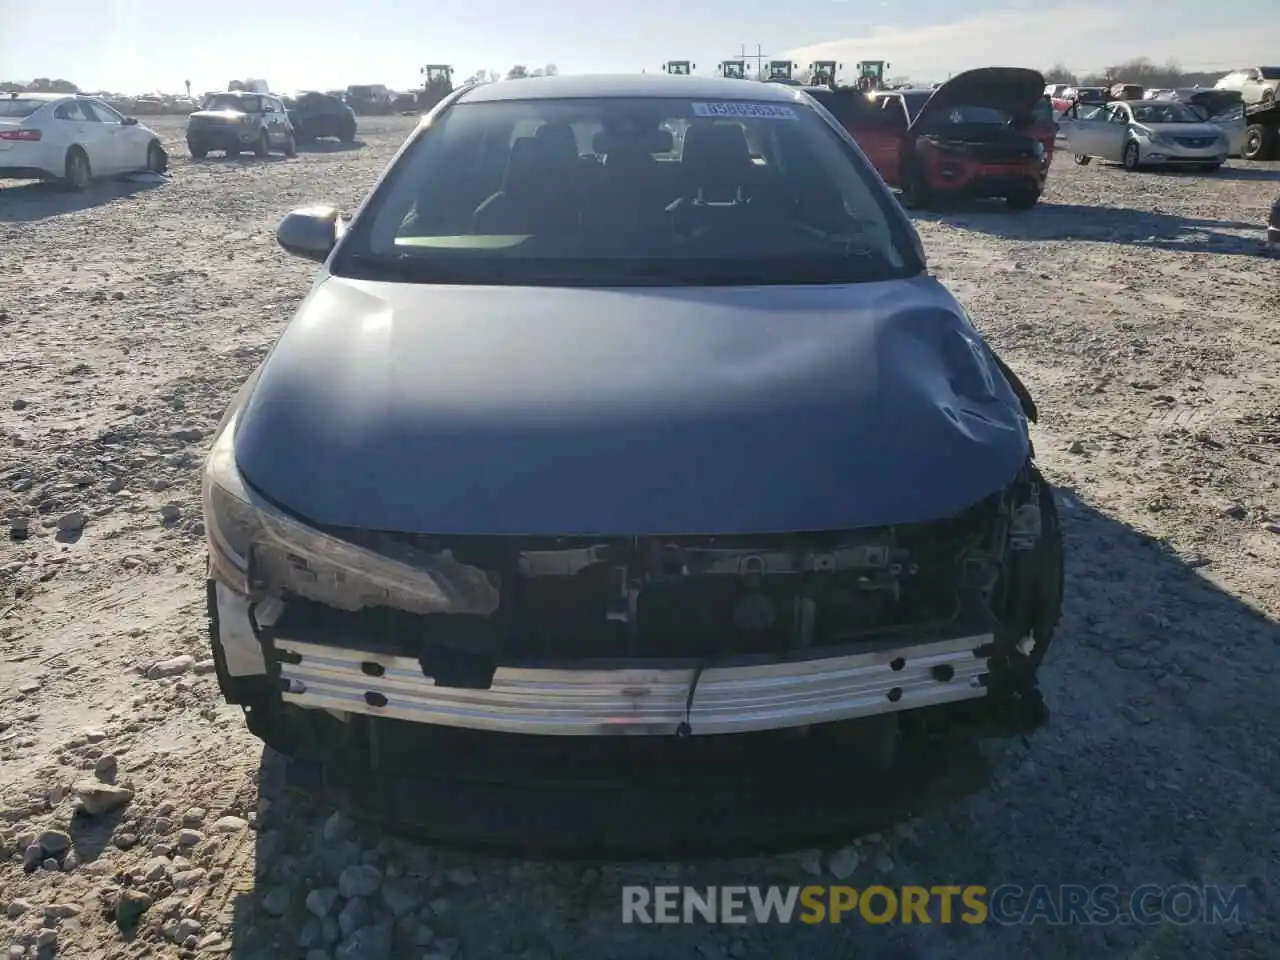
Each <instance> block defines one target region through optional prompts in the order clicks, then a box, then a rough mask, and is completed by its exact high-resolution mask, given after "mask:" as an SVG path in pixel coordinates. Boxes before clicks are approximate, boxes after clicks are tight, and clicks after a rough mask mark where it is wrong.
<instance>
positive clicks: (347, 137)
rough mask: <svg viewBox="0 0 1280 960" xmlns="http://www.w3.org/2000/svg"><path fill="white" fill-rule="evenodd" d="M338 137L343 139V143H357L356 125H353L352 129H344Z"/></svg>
mask: <svg viewBox="0 0 1280 960" xmlns="http://www.w3.org/2000/svg"><path fill="white" fill-rule="evenodd" d="M338 139H339V140H341V141H342V142H343V143H355V142H356V130H355V127H352V128H351V129H350V130H343V131H342V133H340V134H338Z"/></svg>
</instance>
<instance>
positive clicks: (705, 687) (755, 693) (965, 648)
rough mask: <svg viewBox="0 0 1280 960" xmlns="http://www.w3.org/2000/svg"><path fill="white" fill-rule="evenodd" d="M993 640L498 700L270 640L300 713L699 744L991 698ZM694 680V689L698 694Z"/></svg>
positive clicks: (660, 670)
mask: <svg viewBox="0 0 1280 960" xmlns="http://www.w3.org/2000/svg"><path fill="white" fill-rule="evenodd" d="M993 640H994V638H993V636H992V635H991V634H978V635H971V636H965V637H958V638H954V639H949V640H940V641H934V642H925V643H916V644H909V645H902V644H898V645H894V646H884V647H880V648H876V649H874V650H871V651H866V650H863V651H859V652H855V653H847V652H845V653H841V654H840V655H836V656H828V657H821V658H810V659H804V660H785V661H770V662H763V663H759V662H757V663H743V664H737V665H717V666H709V667H707V668H706V669H705V670H703V671H702V672H701V673H700V674H699V673H698V671H697V669H696V667H694V666H692V665H687V664H681V665H679V666H671V665H658V666H627V667H617V668H609V667H605V666H602V665H601V664H600V663H599V661H596V662H592V663H588V664H584V665H581V666H574V665H565V666H557V667H554V668H547V667H524V666H520V667H515V666H503V667H499V668H498V670H497V672H496V674H495V675H494V678H493V684H492V686H491V687H490V688H489V689H485V690H475V689H463V688H457V687H441V686H437V685H436V684H435V682H434V680H433V679H432V678H430V677H427V676H424V675H423V672H422V668H421V667H420V666H419V663H418V661H417V659H415V658H413V657H406V656H396V655H389V654H385V653H374V652H369V651H362V650H354V649H347V648H342V647H336V646H331V645H327V644H316V643H307V642H305V641H301V640H296V639H291V638H288V637H282V636H275V637H273V638H272V639H271V641H270V642H271V644H272V646H273V647H274V649H275V651H276V654H277V659H278V661H279V667H280V680H281V687H282V696H283V698H284V700H285V701H286V702H288V703H292V704H296V705H297V706H299V707H302V708H308V709H317V710H330V711H338V712H343V713H356V714H364V715H367V716H372V717H386V718H391V719H397V720H407V721H411V722H415V723H426V724H438V725H442V726H447V727H463V728H469V729H474V730H488V731H497V732H507V733H522V734H538V735H567V736H593V735H594V736H610V735H613V736H617V735H655V736H666V735H671V734H673V733H675V732H676V730H677V728H678V727H679V726H680V724H681V723H682V722H683V721H684V720H685V717H686V705H687V703H688V701H689V695H690V688H691V687H693V689H694V694H693V698H692V703H691V705H690V706H689V712H688V719H689V728H690V729H689V732H691V733H692V734H694V735H701V734H726V733H744V732H749V731H761V730H773V729H782V728H787V727H800V726H806V725H809V724H816V723H827V722H832V721H837V720H850V719H856V718H859V717H869V716H876V715H879V714H885V713H893V712H896V711H901V710H915V709H919V708H921V707H928V706H934V705H938V704H943V703H951V702H955V701H959V700H969V699H974V698H977V697H982V696H985V695H986V692H987V688H986V685H985V680H984V677H985V675H986V673H987V672H988V666H987V660H986V659H985V657H984V656H981V655H980V654H979V651H980V650H981V651H982V652H983V653H985V652H986V651H988V650H990V649H991V644H992V643H993ZM695 680H696V685H695Z"/></svg>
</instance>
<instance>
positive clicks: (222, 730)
mask: <svg viewBox="0 0 1280 960" xmlns="http://www.w3.org/2000/svg"><path fill="white" fill-rule="evenodd" d="M147 122H148V123H149V124H151V125H153V126H154V127H155V128H156V129H158V130H159V131H161V132H162V133H163V134H164V136H165V138H166V144H165V145H166V148H167V149H168V150H169V151H170V153H171V156H172V157H173V160H172V163H171V167H170V174H171V176H170V178H169V180H168V181H167V182H164V183H160V184H152V183H129V184H125V183H120V184H98V185H95V186H94V187H93V188H92V189H91V190H90V191H89V192H87V193H85V194H83V195H70V194H65V193H61V192H59V191H58V190H57V189H55V188H52V187H47V186H42V185H30V186H28V185H9V184H0V514H3V529H0V950H7V951H8V953H7V954H4V955H3V956H6V957H7V958H9V960H27V958H34V957H37V956H52V955H54V954H55V953H56V954H57V955H59V956H66V957H100V958H117V957H119V958H123V957H141V956H150V957H176V956H184V957H187V956H206V955H208V956H215V955H230V956H233V957H237V958H255V960H256V958H268V957H292V956H297V957H303V956H306V957H307V958H308V960H321V958H332V960H348V958H358V957H370V958H379V957H388V956H391V955H393V954H392V952H391V951H392V950H393V949H394V956H396V957H412V958H418V957H423V958H432V960H439V958H444V957H454V958H464V960H487V958H499V957H504V958H506V957H509V958H513V960H515V958H521V960H542V958H553V957H554V958H573V960H588V958H611V960H642V958H652V957H659V956H661V957H689V958H707V960H714V958H720V957H733V958H736V960H742V958H766V957H779V958H789V957H805V958H812V960H825V958H843V957H870V958H890V957H926V958H935V957H937V958H961V960H1004V958H1023V957H1036V958H1056V957H1063V958H1074V957H1112V956H1114V957H1139V956H1140V957H1143V958H1147V960H1156V958H1173V957H1179V958H1180V957H1192V956H1214V957H1221V958H1231V957H1239V958H1244V957H1264V956H1272V957H1273V956H1275V949H1276V947H1275V944H1276V939H1275V938H1276V930H1277V929H1278V928H1280V927H1278V925H1280V892H1278V890H1277V887H1276V884H1275V877H1276V876H1277V874H1278V873H1280V753H1278V750H1277V744H1278V743H1280V697H1277V695H1276V688H1277V682H1280V626H1278V625H1277V621H1278V620H1280V322H1278V320H1280V261H1276V260H1268V259H1264V258H1263V257H1261V256H1260V255H1259V254H1260V252H1261V247H1262V241H1263V236H1264V226H1265V220H1266V215H1267V211H1268V210H1269V208H1270V205H1271V203H1272V201H1273V199H1274V198H1275V196H1276V195H1277V193H1280V164H1269V165H1268V164H1243V163H1241V162H1239V161H1232V162H1231V163H1230V164H1228V166H1226V167H1225V168H1223V169H1222V170H1221V171H1220V172H1219V173H1217V174H1212V175H1200V174H1189V175H1182V174H1158V173H1140V174H1128V173H1125V172H1124V171H1122V170H1120V169H1119V168H1113V167H1104V166H1102V165H1101V164H1098V163H1095V164H1092V165H1090V166H1088V167H1077V166H1075V165H1073V164H1072V163H1071V160H1070V157H1069V156H1066V155H1059V157H1058V158H1057V161H1056V162H1055V164H1054V167H1053V170H1052V172H1051V174H1050V177H1049V186H1048V190H1047V193H1046V195H1045V198H1044V200H1043V201H1042V203H1041V205H1040V206H1038V207H1036V208H1035V209H1033V210H1031V211H1028V212H1021V213H1010V212H1006V211H1005V209H1004V207H1003V206H1002V205H1000V204H994V205H990V206H986V205H975V206H973V207H969V208H964V209H959V210H954V211H949V212H947V213H945V214H923V215H919V216H917V218H916V221H917V223H918V225H919V227H920V229H921V232H922V234H923V237H924V241H925V244H926V248H927V251H928V255H929V258H930V261H931V266H932V268H933V270H934V271H935V272H936V273H937V274H938V275H939V277H941V278H942V279H943V280H944V281H945V282H946V283H947V284H948V285H949V286H950V287H951V289H952V290H953V291H954V292H955V293H956V294H957V295H958V296H959V297H960V299H961V300H962V301H963V302H964V304H965V305H966V307H967V308H968V309H969V311H970V313H971V315H972V316H973V318H974V320H975V322H976V323H977V325H978V326H979V327H980V329H981V330H982V331H983V333H984V334H985V335H986V336H987V337H988V338H989V340H990V341H991V343H992V345H993V346H994V347H995V348H996V349H997V350H999V351H1000V353H1001V354H1002V356H1003V357H1004V359H1005V360H1006V361H1007V362H1008V364H1009V365H1010V366H1011V367H1012V368H1013V369H1014V370H1015V371H1017V372H1018V373H1019V374H1020V375H1021V377H1022V378H1023V379H1024V380H1025V381H1026V382H1027V384H1028V386H1029V387H1030V388H1031V390H1032V393H1033V395H1034V396H1035V398H1036V401H1037V403H1038V404H1039V409H1040V413H1041V418H1040V423H1039V425H1038V427H1037V429H1036V431H1035V440H1036V446H1037V451H1038V455H1039V459H1040V461H1041V463H1042V464H1043V466H1044V469H1045V473H1046V474H1047V476H1048V477H1049V478H1050V479H1051V480H1052V481H1053V482H1054V483H1055V484H1057V486H1058V490H1059V503H1060V506H1061V510H1062V514H1063V523H1064V526H1065V531H1066V536H1067V549H1068V571H1067V598H1066V606H1065V615H1064V620H1063V623H1062V626H1061V628H1060V630H1059V633H1058V635H1057V642H1056V643H1055V645H1054V648H1053V650H1052V651H1051V652H1050V655H1049V659H1048V661H1047V663H1046V667H1045V670H1044V671H1043V673H1042V684H1043V687H1044V690H1045V695H1046V699H1047V701H1048V704H1049V707H1050V710H1051V713H1052V716H1051V720H1050V724H1049V726H1048V727H1047V728H1046V729H1045V730H1044V731H1042V732H1041V733H1039V734H1038V735H1036V736H1035V737H1033V738H1032V739H1031V740H1030V741H1029V742H1028V743H1026V744H1020V743H1016V742H1015V743H1013V744H1011V745H1009V746H1001V747H999V748H995V749H993V751H992V752H993V757H994V760H995V763H996V767H997V771H998V777H997V780H996V783H995V784H994V786H993V787H992V788H991V789H990V790H988V791H987V792H985V793H982V794H979V795H977V796H976V797H974V798H971V799H969V800H967V801H963V802H961V803H959V804H957V805H955V806H953V807H951V808H950V809H947V810H944V811H942V812H940V813H936V814H933V815H931V816H928V817H925V818H922V819H920V820H918V821H915V822H914V823H912V824H911V825H909V826H908V827H905V828H903V829H901V830H899V831H896V832H895V833H894V834H893V835H892V836H886V837H884V838H881V837H878V836H872V837H867V838H863V839H861V840H860V841H857V842H855V843H852V844H848V841H844V843H843V844H842V843H836V844H835V845H834V846H833V847H831V848H828V849H824V850H822V851H803V852H799V853H797V854H796V855H789V856H780V857H769V858H751V859H743V860H740V861H717V862H702V863H673V864H643V865H636V864H629V865H621V864H609V863H594V864H583V863H577V864H538V863H530V862H523V861H516V860H511V859H493V858H482V857H475V856H467V855H463V854H460V853H456V852H448V851H443V850H436V849H429V848H425V847H421V846H415V845H412V844H409V843H406V842H403V841H398V840H394V839H391V838H387V837H384V836H382V835H380V834H379V833H378V832H377V831H376V830H374V829H372V828H366V827H363V826H359V827H358V826H356V825H353V824H351V823H348V822H347V821H346V820H345V819H343V818H342V817H341V816H338V815H330V813H329V812H328V811H327V810H323V809H319V808H316V807H315V806H313V805H312V803H311V802H310V801H309V800H306V799H304V798H301V797H298V796H295V795H293V794H292V793H288V792H285V791H284V790H282V788H281V779H282V778H281V772H282V771H281V769H280V761H278V760H274V759H272V758H270V757H268V758H266V759H264V757H263V754H262V750H261V747H260V745H259V742H258V741H257V740H256V739H254V738H253V737H252V736H250V734H249V733H248V732H247V731H246V730H245V729H244V723H243V720H242V718H241V716H240V714H239V712H238V711H237V710H234V709H232V708H229V707H226V706H224V705H223V703H222V700H221V697H220V696H219V694H218V691H217V686H216V681H215V679H214V677H213V674H212V665H211V662H210V661H209V660H208V659H207V658H208V656H209V653H208V640H207V633H206V622H205V599H204V552H203V529H202V524H201V519H200V510H199V498H200V482H199V477H200V471H199V467H200V463H201V459H202V457H203V454H204V452H205V450H206V448H207V445H208V440H209V438H210V435H211V433H212V431H213V430H214V428H215V427H216V426H217V424H218V421H219V418H220V416H221V415H222V412H223V410H224V408H225V406H226V404H227V403H228V401H229V400H230V399H231V396H232V394H233V392H234V390H235V389H236V388H237V387H238V386H239V384H240V383H241V382H242V381H243V379H244V378H245V377H246V376H247V375H248V374H249V373H250V371H251V370H252V369H253V368H254V366H255V365H256V364H257V363H258V361H259V360H260V359H261V358H262V357H263V356H264V354H265V353H266V351H267V349H268V348H269V347H270V345H271V343H272V342H273V340H274V339H275V337H276V336H277V335H278V333H279V332H280V330H281V329H282V327H283V326H284V324H285V323H286V322H287V320H288V319H289V317H290V315H291V314H292V312H293V310H294V309H295V308H296V306H297V304H298V303H299V301H300V300H301V299H302V297H303V296H304V294H305V293H306V291H307V287H308V283H309V279H310V277H311V275H312V273H313V269H314V265H311V264H307V263H306V262H304V261H302V260H299V259H296V258H291V257H288V256H287V255H286V254H285V253H284V252H283V251H281V250H280V249H279V248H278V247H277V246H276V243H275V239H274V231H275V226H276V223H277V222H278V220H279V218H280V217H281V216H282V215H283V214H284V213H286V212H287V211H288V210H290V209H292V208H294V207H298V206H302V205H305V204H309V203H332V204H334V205H336V206H338V207H340V208H343V209H345V210H347V211H350V210H352V209H353V208H354V206H355V205H356V204H357V203H358V202H359V200H360V199H361V198H362V197H363V195H364V193H365V192H366V191H367V189H368V188H369V186H370V185H371V184H372V182H373V180H374V178H375V177H376V176H377V174H378V173H379V172H380V171H381V169H382V168H383V166H384V165H385V164H386V163H387V161H388V160H389V159H390V158H391V156H392V155H393V153H394V152H395V150H396V149H397V147H398V146H399V145H400V144H401V142H402V141H403V139H404V137H405V135H406V134H407V133H408V131H409V129H410V124H411V121H410V120H408V119H405V118H400V117H392V118H366V119H364V120H363V121H362V124H363V128H362V131H361V140H360V141H358V142H357V143H356V144H354V145H350V146H346V145H340V144H337V143H327V142H322V143H320V144H318V145H313V146H311V147H303V148H302V152H301V153H300V156H299V157H298V158H297V159H292V160H287V159H284V158H283V157H277V156H272V157H269V158H266V159H256V158H252V157H242V158H240V159H237V160H229V161H228V160H223V159H221V158H220V157H219V158H214V159H211V160H206V161H202V162H198V163H197V162H193V161H191V160H189V159H187V152H186V147H185V144H184V143H183V142H182V127H181V124H182V120H181V119H180V118H155V119H154V120H153V119H148V121H147ZM939 482H945V478H939ZM95 771H96V773H97V775H98V777H99V778H100V782H105V783H108V784H109V783H110V781H114V783H115V785H116V786H99V787H97V788H96V789H95V790H94V791H91V792H89V791H87V787H86V784H85V783H84V782H83V781H84V780H86V779H88V780H90V781H92V780H93V779H94V777H95ZM78 785H79V789H77V786H78ZM86 792H87V793H88V795H87V796H86V795H85V794H86ZM78 796H79V797H81V799H82V801H83V802H85V803H86V804H87V805H90V806H93V805H95V804H96V805H99V806H100V807H101V809H103V811H104V812H103V813H102V814H101V815H99V816H95V817H92V818H87V819H86V818H75V819H74V820H73V818H72V816H71V814H72V809H73V804H74V803H75V802H76V801H77V797H78ZM126 800H127V802H125V801H126ZM845 844H848V845H845ZM33 848H34V849H35V851H36V853H38V854H39V855H38V856H36V855H35V854H32V853H31V852H30V850H31V849H33ZM824 878H825V879H824ZM835 882H843V883H848V884H852V885H854V886H857V887H859V888H863V887H866V886H867V885H869V884H873V883H881V884H885V885H888V886H890V887H900V886H902V885H906V884H922V885H924V886H933V885H938V884H958V885H968V884H982V885H986V886H988V887H995V886H997V885H1000V884H1017V885H1020V886H1022V887H1023V888H1030V887H1031V886H1033V885H1035V884H1047V885H1055V886H1056V885H1060V884H1081V885H1084V886H1088V887H1095V886H1098V885H1105V884H1110V885H1113V886H1115V887H1118V888H1119V889H1120V890H1121V891H1128V890H1132V889H1133V888H1136V887H1138V886H1140V885H1143V884H1157V885H1161V886H1171V885H1177V884H1187V885H1192V886H1196V887H1202V886H1207V885H1218V886H1220V887H1226V888H1234V887H1243V888H1245V891H1246V892H1245V895H1244V901H1243V909H1242V912H1241V914H1240V916H1239V918H1238V919H1237V920H1234V921H1231V922H1228V923H1224V924H1217V925H1204V924H1188V925H1184V926H1180V925H1176V924H1173V923H1166V924H1164V925H1154V926H1147V925H1141V924H1121V923H1116V924H1110V925H1074V926H1054V925H1050V924H1047V923H1045V922H1043V921H1041V922H1039V923H1036V924H1034V925H1024V926H1016V927H1002V926H999V925H995V924H987V925H985V926H981V927H975V926H968V925H965V924H951V925H942V924H937V923H934V924H932V925H921V924H918V923H916V924H909V923H908V924H893V925H889V926H885V927H882V928H879V929H875V928H869V927H867V925H866V924H865V923H864V922H863V921H862V920H861V919H857V918H847V919H846V922H845V923H844V924H842V925H839V926H819V927H809V926H804V925H801V924H796V925H794V926H791V927H781V926H776V925H775V926H755V925H748V926H720V927H712V926H709V925H705V924H699V923H694V924H691V925H679V926H665V927H638V926H624V925H623V924H622V923H621V921H620V917H621V894H620V892H619V891H620V887H621V886H622V885H624V884H636V883H639V884H662V883H666V884H689V885H694V886H706V885H711V884H732V883H740V884H761V885H763V884H774V883H776V884H805V883H835ZM121 916H132V917H133V918H134V919H135V920H136V923H135V924H133V925H129V924H125V926H126V927H127V928H128V929H127V930H125V931H122V930H121V929H120V928H119V924H118V922H117V919H116V918H117V917H121ZM393 922H394V936H393V938H392V939H393V941H394V947H393V946H392V940H388V939H386V935H385V931H386V930H387V929H388V928H389V927H390V925H391V924H392V923H393ZM134 927H136V930H135V929H133V928H134ZM309 951H310V952H309Z"/></svg>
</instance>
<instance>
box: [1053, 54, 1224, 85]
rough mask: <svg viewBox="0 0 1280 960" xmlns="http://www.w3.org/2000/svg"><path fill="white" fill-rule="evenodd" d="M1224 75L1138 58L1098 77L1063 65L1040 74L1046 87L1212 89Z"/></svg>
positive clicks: (1114, 66) (1055, 65) (1114, 67)
mask: <svg viewBox="0 0 1280 960" xmlns="http://www.w3.org/2000/svg"><path fill="white" fill-rule="evenodd" d="M1226 72H1227V71H1225V70H1216V71H1210V72H1208V73H1206V72H1204V71H1198V70H1184V69H1182V67H1180V66H1179V65H1178V64H1177V62H1175V61H1173V60H1170V61H1169V62H1168V63H1163V64H1159V63H1152V62H1151V61H1150V60H1148V59H1147V58H1146V57H1137V58H1135V59H1133V60H1126V61H1125V62H1124V63H1117V64H1114V65H1112V66H1109V67H1104V68H1103V69H1102V71H1101V72H1100V73H1076V72H1075V71H1074V70H1071V69H1069V68H1068V67H1067V66H1066V65H1065V64H1061V63H1057V64H1054V65H1053V66H1052V67H1051V68H1049V69H1048V70H1045V71H1043V73H1044V79H1045V81H1046V82H1047V83H1069V84H1071V85H1072V86H1077V87H1108V86H1110V85H1111V84H1113V83H1136V84H1140V85H1141V86H1144V87H1157V88H1175V87H1196V86H1200V87H1212V86H1213V85H1214V84H1215V83H1216V82H1217V81H1218V78H1219V77H1221V76H1222V75H1223V74H1224V73H1226Z"/></svg>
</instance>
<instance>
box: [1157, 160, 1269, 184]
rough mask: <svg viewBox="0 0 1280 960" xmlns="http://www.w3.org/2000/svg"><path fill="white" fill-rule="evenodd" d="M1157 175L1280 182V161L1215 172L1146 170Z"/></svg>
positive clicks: (1224, 168)
mask: <svg viewBox="0 0 1280 960" xmlns="http://www.w3.org/2000/svg"><path fill="white" fill-rule="evenodd" d="M1143 173H1147V174H1152V175H1154V176H1157V177H1185V178H1187V179H1193V178H1196V177H1203V178H1205V179H1207V180H1210V181H1212V180H1275V181H1277V182H1280V163H1269V164H1268V163H1264V164H1258V165H1257V166H1249V167H1223V168H1222V169H1220V170H1217V171H1216V172H1214V173H1197V172H1196V171H1194V170H1144V171H1143Z"/></svg>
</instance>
